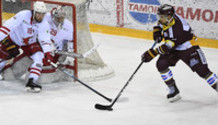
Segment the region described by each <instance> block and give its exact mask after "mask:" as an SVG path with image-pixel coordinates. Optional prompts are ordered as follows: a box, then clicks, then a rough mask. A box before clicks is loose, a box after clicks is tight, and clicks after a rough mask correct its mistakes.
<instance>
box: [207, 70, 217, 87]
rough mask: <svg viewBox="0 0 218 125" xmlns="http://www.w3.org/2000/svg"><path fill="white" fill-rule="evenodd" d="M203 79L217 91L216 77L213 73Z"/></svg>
mask: <svg viewBox="0 0 218 125" xmlns="http://www.w3.org/2000/svg"><path fill="white" fill-rule="evenodd" d="M205 80H206V81H207V83H208V84H209V85H210V86H211V87H212V88H214V89H215V90H216V91H218V85H217V84H218V78H217V76H216V74H215V73H211V74H210V75H209V76H208V77H206V78H205Z"/></svg>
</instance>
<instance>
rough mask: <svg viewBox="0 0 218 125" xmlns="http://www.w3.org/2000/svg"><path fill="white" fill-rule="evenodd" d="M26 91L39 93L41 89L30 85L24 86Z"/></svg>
mask: <svg viewBox="0 0 218 125" xmlns="http://www.w3.org/2000/svg"><path fill="white" fill-rule="evenodd" d="M26 92H29V93H39V92H41V89H40V88H34V89H32V88H31V87H26Z"/></svg>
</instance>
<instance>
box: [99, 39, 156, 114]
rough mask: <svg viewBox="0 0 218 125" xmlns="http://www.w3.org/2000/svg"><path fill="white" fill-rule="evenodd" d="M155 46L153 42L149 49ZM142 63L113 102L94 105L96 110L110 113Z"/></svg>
mask: <svg viewBox="0 0 218 125" xmlns="http://www.w3.org/2000/svg"><path fill="white" fill-rule="evenodd" d="M156 44H157V42H155V43H154V44H153V45H152V47H151V48H154V46H155V45H156ZM143 63H144V62H141V63H140V64H139V65H138V67H137V68H136V70H135V71H134V73H133V74H132V75H131V77H130V78H129V79H128V81H127V82H126V84H125V85H124V86H123V88H122V89H121V90H120V92H119V93H118V95H117V96H116V98H115V99H114V100H113V102H112V103H111V104H110V105H102V104H98V103H97V104H95V108H96V109H100V110H108V111H112V110H113V108H112V107H113V105H114V104H115V102H116V101H117V100H118V99H119V97H120V96H121V94H122V92H123V90H124V89H125V88H126V87H127V85H128V84H129V82H130V81H131V80H132V78H133V76H134V75H135V74H136V72H137V71H138V70H139V68H140V67H141V66H142V64H143Z"/></svg>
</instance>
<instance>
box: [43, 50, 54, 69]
mask: <svg viewBox="0 0 218 125" xmlns="http://www.w3.org/2000/svg"><path fill="white" fill-rule="evenodd" d="M50 62H53V55H52V53H51V52H46V53H45V58H44V59H43V63H44V65H45V66H48V65H50Z"/></svg>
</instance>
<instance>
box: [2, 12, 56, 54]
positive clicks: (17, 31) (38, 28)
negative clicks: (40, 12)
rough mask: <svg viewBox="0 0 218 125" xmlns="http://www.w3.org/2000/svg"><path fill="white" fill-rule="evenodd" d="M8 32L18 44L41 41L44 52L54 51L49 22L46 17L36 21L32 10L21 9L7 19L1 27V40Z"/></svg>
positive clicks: (23, 44)
mask: <svg viewBox="0 0 218 125" xmlns="http://www.w3.org/2000/svg"><path fill="white" fill-rule="evenodd" d="M8 34H9V36H10V38H11V39H12V41H13V42H14V43H15V44H17V45H18V46H26V45H30V44H32V43H35V42H39V43H40V45H41V47H42V49H43V52H44V53H46V52H50V51H52V47H51V40H50V37H51V36H50V33H49V24H48V22H47V20H46V18H44V19H43V20H42V22H40V23H38V22H36V21H34V20H33V12H32V11H31V10H23V11H20V12H19V13H17V14H16V15H15V16H14V17H12V18H10V19H9V20H7V21H6V22H5V24H4V25H3V26H2V27H1V29H0V41H1V40H3V39H4V38H5V37H7V36H8Z"/></svg>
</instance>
